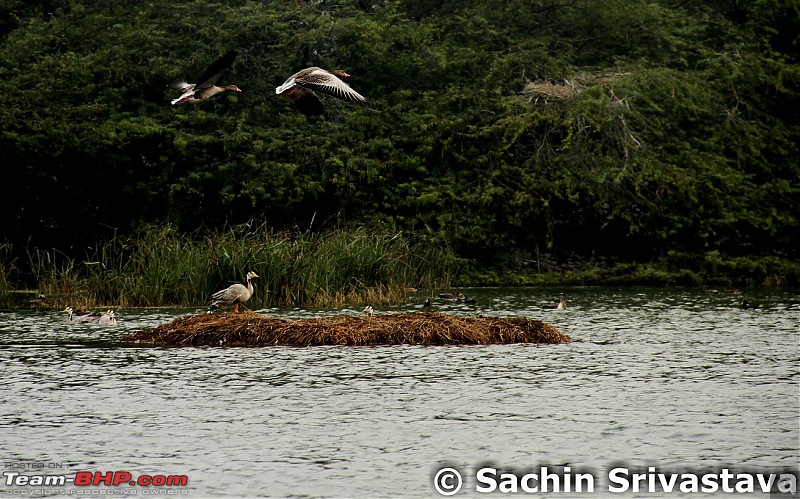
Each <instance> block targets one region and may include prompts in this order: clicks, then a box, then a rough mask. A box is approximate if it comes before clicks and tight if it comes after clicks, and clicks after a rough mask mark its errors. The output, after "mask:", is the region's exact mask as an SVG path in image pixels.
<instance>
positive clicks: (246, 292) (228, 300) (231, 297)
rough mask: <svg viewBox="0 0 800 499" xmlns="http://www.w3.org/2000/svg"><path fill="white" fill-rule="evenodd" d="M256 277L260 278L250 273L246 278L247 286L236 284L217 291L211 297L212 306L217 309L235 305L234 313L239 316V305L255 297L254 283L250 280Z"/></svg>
mask: <svg viewBox="0 0 800 499" xmlns="http://www.w3.org/2000/svg"><path fill="white" fill-rule="evenodd" d="M256 277H258V274H256V273H255V272H253V271H250V272H248V273H247V276H246V280H247V286H245V285H243V284H239V283H236V284H233V285H231V286H228V287H227V288H225V289H222V290H220V291H217V292H216V293H214V294H213V295H211V306H212V307H215V308H216V307H219V306H220V305H233V313H235V314H238V313H239V304H241V303H245V302H246V301H247V300H249V299H250V297H251V296H253V291H254V289H253V283H252V282H250V280H251V279H254V278H256Z"/></svg>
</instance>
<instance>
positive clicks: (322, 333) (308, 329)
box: [122, 311, 571, 347]
mask: <svg viewBox="0 0 800 499" xmlns="http://www.w3.org/2000/svg"><path fill="white" fill-rule="evenodd" d="M122 341H123V342H128V343H151V344H158V345H171V346H254V347H255V346H271V345H287V346H298V347H302V346H315V345H341V346H370V345H401V344H403V345H489V344H495V343H545V344H558V343H567V342H570V341H571V338H570V337H569V336H567V335H566V334H564V333H562V332H561V331H559V330H558V328H556V327H555V326H553V325H551V324H547V323H546V322H542V321H537V320H532V319H527V318H523V317H512V318H498V317H458V316H453V315H448V314H443V313H439V312H422V313H399V314H380V315H373V316H363V317H354V316H349V315H340V316H333V317H323V318H313V319H300V320H289V319H282V318H277V317H266V316H263V315H261V314H257V313H255V312H251V311H245V312H243V313H240V314H234V313H217V314H202V315H192V316H189V317H183V318H179V319H176V320H174V321H172V322H170V323H168V324H162V325H161V326H158V327H156V328H155V329H151V330H145V331H137V332H134V333H131V334H129V335H127V336H126V337H124V338H123V339H122Z"/></svg>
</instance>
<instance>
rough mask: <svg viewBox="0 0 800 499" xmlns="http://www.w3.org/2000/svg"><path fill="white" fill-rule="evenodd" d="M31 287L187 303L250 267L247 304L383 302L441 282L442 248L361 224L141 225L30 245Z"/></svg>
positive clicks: (79, 302)
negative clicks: (73, 253)
mask: <svg viewBox="0 0 800 499" xmlns="http://www.w3.org/2000/svg"><path fill="white" fill-rule="evenodd" d="M28 257H29V264H30V265H29V266H30V269H31V272H32V273H33V276H34V278H35V281H36V282H37V283H38V287H39V290H40V292H42V293H44V294H45V295H47V296H52V297H58V301H59V302H63V303H69V304H70V305H72V306H96V305H109V306H112V305H113V306H118V307H124V306H164V305H179V306H196V305H202V304H205V303H208V298H209V296H210V295H211V293H213V292H214V291H216V290H218V289H221V288H224V287H227V286H229V285H230V284H231V283H233V282H243V281H244V274H246V273H247V271H249V270H254V271H256V272H257V273H258V274H259V276H260V278H259V279H256V280H255V281H254V285H255V287H256V292H255V294H254V296H253V297H252V298H251V300H250V302H248V306H250V307H251V308H259V307H268V306H281V307H289V306H319V307H323V306H340V305H345V304H349V303H366V302H370V303H374V304H391V303H400V302H402V301H404V300H405V297H406V295H407V291H406V290H407V289H408V288H411V287H430V286H433V285H442V284H444V285H447V284H449V280H450V277H449V276H450V272H449V270H448V267H449V262H451V261H452V258H451V257H450V256H449V252H448V251H447V250H446V249H441V248H429V247H423V246H421V245H412V244H411V243H409V241H408V240H407V239H406V238H405V237H403V235H402V234H401V233H398V232H395V231H391V230H370V229H366V228H357V229H337V230H333V231H330V232H327V233H322V234H315V233H310V232H305V233H298V232H289V231H273V230H270V229H269V228H268V227H267V226H266V225H261V226H258V227H253V226H252V225H249V224H248V225H243V226H239V227H235V228H232V229H228V230H226V231H222V232H219V233H216V234H212V235H207V236H204V237H192V236H189V235H185V234H180V233H178V232H177V231H176V230H175V229H174V228H172V227H169V226H167V227H146V228H144V229H142V230H140V231H139V232H138V233H136V234H135V235H134V236H118V237H114V238H111V239H109V240H107V241H104V242H102V243H100V244H98V245H97V246H96V247H94V248H89V250H88V251H87V257H86V258H85V259H84V260H76V259H74V258H71V257H69V256H68V255H66V254H64V253H62V252H59V251H57V250H48V251H40V250H32V251H29V254H28Z"/></svg>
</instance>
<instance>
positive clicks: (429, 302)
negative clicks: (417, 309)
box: [422, 298, 431, 308]
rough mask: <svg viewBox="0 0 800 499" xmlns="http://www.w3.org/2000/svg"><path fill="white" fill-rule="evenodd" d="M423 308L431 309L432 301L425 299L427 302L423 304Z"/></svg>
mask: <svg viewBox="0 0 800 499" xmlns="http://www.w3.org/2000/svg"><path fill="white" fill-rule="evenodd" d="M422 308H431V299H430V298H425V302H424V303H423V304H422Z"/></svg>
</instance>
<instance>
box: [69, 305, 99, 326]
mask: <svg viewBox="0 0 800 499" xmlns="http://www.w3.org/2000/svg"><path fill="white" fill-rule="evenodd" d="M62 312H64V313H67V314H68V315H67V322H69V323H70V324H92V323H94V322H97V321H99V320H100V314H98V313H97V312H82V311H78V312H76V311H75V310H72V307H67V308H65V309H64V310H62Z"/></svg>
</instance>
